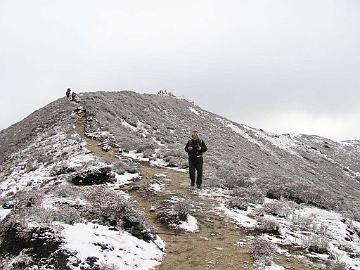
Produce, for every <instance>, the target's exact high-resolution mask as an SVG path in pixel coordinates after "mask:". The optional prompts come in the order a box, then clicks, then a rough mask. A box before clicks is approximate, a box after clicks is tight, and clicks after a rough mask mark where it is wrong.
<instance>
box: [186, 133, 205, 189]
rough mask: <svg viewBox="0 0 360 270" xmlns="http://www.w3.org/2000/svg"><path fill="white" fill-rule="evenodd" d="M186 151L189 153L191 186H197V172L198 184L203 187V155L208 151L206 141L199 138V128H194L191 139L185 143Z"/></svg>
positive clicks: (198, 186)
mask: <svg viewBox="0 0 360 270" xmlns="http://www.w3.org/2000/svg"><path fill="white" fill-rule="evenodd" d="M185 151H186V152H187V153H188V155H189V174H190V179H191V187H194V186H195V172H197V178H196V186H197V188H199V189H200V188H201V184H202V176H203V163H204V160H203V156H202V154H203V153H205V152H206V151H207V147H206V145H205V142H204V141H203V140H201V139H199V134H198V131H197V130H193V132H192V134H191V140H189V141H188V142H187V144H186V145H185Z"/></svg>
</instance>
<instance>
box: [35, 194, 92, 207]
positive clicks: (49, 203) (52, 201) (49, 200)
mask: <svg viewBox="0 0 360 270" xmlns="http://www.w3.org/2000/svg"><path fill="white" fill-rule="evenodd" d="M58 204H68V205H70V206H74V205H86V204H87V201H85V200H83V199H81V198H76V199H70V198H63V197H61V198H59V197H54V196H52V195H50V196H46V197H45V198H44V199H43V201H42V203H41V206H42V207H44V208H45V209H57V205H58Z"/></svg>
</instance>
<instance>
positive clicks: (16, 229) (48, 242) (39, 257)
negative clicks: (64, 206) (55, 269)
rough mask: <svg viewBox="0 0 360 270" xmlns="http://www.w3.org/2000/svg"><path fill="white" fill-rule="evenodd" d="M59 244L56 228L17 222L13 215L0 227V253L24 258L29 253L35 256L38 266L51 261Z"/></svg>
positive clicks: (59, 239)
mask: <svg viewBox="0 0 360 270" xmlns="http://www.w3.org/2000/svg"><path fill="white" fill-rule="evenodd" d="M61 244H62V237H61V235H60V233H59V232H58V231H57V229H56V228H52V227H49V226H37V227H34V226H30V225H28V224H27V223H23V222H19V220H17V218H16V217H15V216H11V217H10V218H7V219H5V220H4V222H3V223H2V226H1V227H0V253H2V254H4V253H6V254H9V255H11V256H14V257H16V256H18V255H21V256H22V257H24V258H26V255H29V256H31V257H32V258H36V264H37V265H38V266H40V265H48V264H51V263H53V262H54V260H56V259H55V257H56V256H54V254H55V253H57V252H58V250H59V248H60V245H61ZM44 259H45V260H44ZM22 262H23V263H25V261H24V260H22ZM26 262H27V263H30V264H31V263H32V261H29V260H26Z"/></svg>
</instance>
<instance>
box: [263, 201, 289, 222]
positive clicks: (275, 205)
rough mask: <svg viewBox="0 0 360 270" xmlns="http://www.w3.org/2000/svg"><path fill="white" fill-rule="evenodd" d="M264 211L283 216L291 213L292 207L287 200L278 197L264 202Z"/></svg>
mask: <svg viewBox="0 0 360 270" xmlns="http://www.w3.org/2000/svg"><path fill="white" fill-rule="evenodd" d="M264 211H265V213H267V214H270V215H274V216H277V217H282V218H284V217H288V216H289V215H290V214H291V212H292V208H291V206H290V205H289V204H288V203H287V201H285V200H284V199H280V200H279V201H278V200H273V201H269V202H266V203H264Z"/></svg>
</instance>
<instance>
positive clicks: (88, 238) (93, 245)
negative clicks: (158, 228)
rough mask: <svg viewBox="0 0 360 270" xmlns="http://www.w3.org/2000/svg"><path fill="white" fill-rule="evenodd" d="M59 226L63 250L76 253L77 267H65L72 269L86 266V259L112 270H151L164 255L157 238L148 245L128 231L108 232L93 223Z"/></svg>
mask: <svg viewBox="0 0 360 270" xmlns="http://www.w3.org/2000/svg"><path fill="white" fill-rule="evenodd" d="M63 226H64V230H63V236H64V241H65V243H64V244H63V248H65V249H67V250H69V251H73V252H76V258H77V259H79V260H80V261H81V264H80V265H79V266H78V267H74V266H70V265H69V266H70V267H71V268H72V269H81V267H84V266H85V267H86V266H88V265H87V263H86V259H87V258H89V257H92V258H94V257H95V258H98V260H97V261H96V263H97V264H107V265H112V266H114V267H115V268H116V269H124V270H126V269H129V270H130V269H131V270H132V269H144V270H145V269H154V268H155V267H156V266H157V265H159V264H160V262H161V260H162V258H163V256H164V252H163V251H162V250H163V249H164V247H165V243H164V242H163V241H162V240H161V239H160V238H159V237H158V238H157V239H156V241H155V243H154V242H149V243H148V242H145V241H143V240H140V239H138V238H136V237H134V236H132V235H131V234H129V233H128V232H125V231H122V232H117V231H112V230H109V228H108V227H106V226H102V225H97V224H94V223H87V224H83V223H77V224H74V225H67V224H64V225H63ZM159 247H160V248H161V249H162V250H160V248H159Z"/></svg>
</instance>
